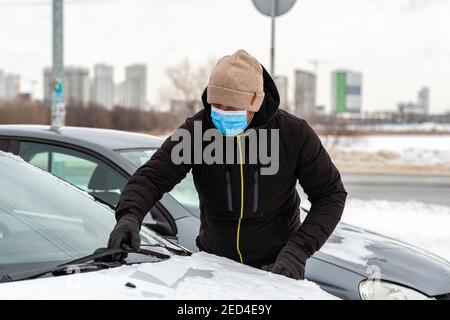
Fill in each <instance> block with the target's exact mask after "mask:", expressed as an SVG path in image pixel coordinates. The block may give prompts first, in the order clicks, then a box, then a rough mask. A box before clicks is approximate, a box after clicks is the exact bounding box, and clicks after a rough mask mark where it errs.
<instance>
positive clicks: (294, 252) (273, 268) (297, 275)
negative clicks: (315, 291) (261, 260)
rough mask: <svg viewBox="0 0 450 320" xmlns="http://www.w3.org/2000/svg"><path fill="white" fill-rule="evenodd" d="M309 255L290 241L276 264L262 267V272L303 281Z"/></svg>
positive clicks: (282, 250) (279, 255)
mask: <svg viewBox="0 0 450 320" xmlns="http://www.w3.org/2000/svg"><path fill="white" fill-rule="evenodd" d="M307 259H308V255H307V254H306V253H305V251H304V250H303V249H302V248H301V247H300V246H299V245H298V244H297V243H295V242H294V241H288V242H287V243H286V245H285V246H284V247H283V249H281V251H280V253H279V254H278V257H277V259H276V260H275V262H274V263H272V264H270V265H266V266H262V268H261V269H262V270H265V271H270V272H273V273H277V274H281V275H283V276H286V277H289V278H292V279H295V280H303V279H304V278H305V264H306V260H307Z"/></svg>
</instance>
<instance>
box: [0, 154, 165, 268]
mask: <svg viewBox="0 0 450 320" xmlns="http://www.w3.org/2000/svg"><path fill="white" fill-rule="evenodd" d="M0 177H1V179H0V273H1V274H4V273H6V272H7V270H11V269H12V270H17V269H20V266H22V268H24V269H33V266H34V268H36V267H37V266H41V265H42V266H44V265H48V266H51V265H53V264H55V263H61V262H66V261H70V260H73V259H77V258H80V257H83V256H86V255H89V254H92V253H93V252H94V251H95V250H96V249H98V248H101V247H105V246H106V244H107V241H108V237H109V234H110V232H111V230H112V229H113V227H114V225H115V218H114V213H113V211H112V210H111V209H109V208H108V207H107V206H105V205H102V204H101V203H99V202H96V201H94V200H93V199H92V198H91V197H90V196H89V195H88V194H87V193H84V192H83V191H81V190H78V189H77V188H75V187H73V186H71V185H69V184H68V183H66V182H64V181H62V180H60V179H58V178H56V177H54V176H52V175H51V174H48V173H46V172H45V171H43V170H40V169H38V168H35V167H33V166H31V165H28V164H26V163H25V162H24V161H22V160H21V159H19V158H15V157H14V156H12V155H9V154H6V153H2V152H0ZM161 241H162V242H165V240H163V239H160V237H158V236H156V235H154V234H153V233H152V232H151V231H149V230H147V229H144V228H143V230H142V232H141V242H142V244H143V245H155V244H157V243H158V242H161ZM24 266H28V268H25V267H24Z"/></svg>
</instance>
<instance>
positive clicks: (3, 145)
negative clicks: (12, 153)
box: [0, 138, 9, 152]
mask: <svg viewBox="0 0 450 320" xmlns="http://www.w3.org/2000/svg"><path fill="white" fill-rule="evenodd" d="M8 148H9V139H2V138H0V150H1V151H5V152H8Z"/></svg>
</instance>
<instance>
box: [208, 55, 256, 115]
mask: <svg viewBox="0 0 450 320" xmlns="http://www.w3.org/2000/svg"><path fill="white" fill-rule="evenodd" d="M263 100H264V82H263V68H262V66H261V64H260V63H259V62H258V60H256V59H255V58H254V57H252V56H251V55H249V54H248V53H247V52H246V51H244V50H238V51H236V52H235V53H233V54H232V55H231V56H225V57H223V58H221V59H219V61H217V64H216V65H215V67H214V69H213V70H212V72H211V76H210V77H209V83H208V87H207V101H208V103H210V104H221V105H225V106H232V107H238V108H241V109H243V110H247V111H253V112H257V111H258V110H259V108H260V107H261V104H262V102H263Z"/></svg>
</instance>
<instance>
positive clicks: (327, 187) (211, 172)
mask: <svg viewBox="0 0 450 320" xmlns="http://www.w3.org/2000/svg"><path fill="white" fill-rule="evenodd" d="M202 101H203V105H204V109H203V110H201V111H199V112H198V113H197V114H195V115H194V116H192V117H191V118H188V119H187V120H186V121H185V122H184V124H183V125H181V127H180V128H179V129H183V130H187V132H189V133H190V134H194V131H195V130H194V127H195V126H196V123H197V124H198V123H199V124H201V125H202V132H205V131H206V130H211V129H213V130H215V131H216V132H217V130H218V131H219V132H220V133H221V134H222V135H223V136H221V137H223V139H228V141H232V146H233V150H232V151H233V152H235V153H234V154H236V155H237V156H234V155H233V156H232V158H233V159H238V161H236V162H237V163H234V162H233V163H229V162H228V161H224V162H219V163H212V164H206V163H205V162H204V161H203V162H201V163H195V162H194V163H192V162H185V163H178V161H174V160H173V155H172V153H173V152H172V151H173V150H174V147H175V146H176V145H177V142H176V141H173V140H175V139H172V138H171V137H169V138H168V139H167V140H166V141H165V142H164V143H163V145H162V146H161V148H160V149H159V150H158V151H157V152H155V154H154V155H153V156H152V158H151V159H150V160H149V161H148V162H147V163H146V164H144V165H143V166H142V167H141V168H139V169H138V170H137V172H136V173H135V174H134V175H133V176H132V177H131V179H130V180H129V182H128V184H127V185H126V187H125V188H124V190H123V192H122V195H121V197H120V200H119V203H118V205H117V208H116V218H117V225H116V226H115V228H114V230H113V231H112V233H111V236H110V240H109V244H108V247H109V248H120V247H121V246H122V247H123V246H124V245H127V246H128V247H131V248H133V249H138V248H139V243H140V239H139V230H140V226H141V224H142V220H143V219H144V216H145V214H146V213H147V212H148V211H149V210H150V208H151V207H152V206H153V205H154V204H155V203H156V202H157V201H158V200H159V199H160V198H161V197H162V195H163V194H164V193H166V192H168V191H170V190H171V189H172V188H173V187H174V186H175V185H176V184H178V183H179V182H180V181H181V180H182V179H183V178H184V177H185V176H186V174H187V173H188V172H189V171H190V170H192V175H193V177H194V183H195V187H196V189H197V191H198V195H199V200H200V211H201V215H200V218H201V226H200V232H199V235H198V237H197V239H196V243H197V246H198V247H199V249H200V250H202V251H206V252H208V253H212V254H216V255H219V256H224V257H227V258H230V259H233V260H235V261H238V262H241V263H244V264H247V265H250V266H254V267H256V268H262V269H263V270H266V271H271V272H273V273H278V274H282V275H285V276H287V277H291V278H294V279H303V278H304V272H305V263H306V260H307V259H308V258H309V257H310V256H311V255H312V254H314V252H315V251H317V250H318V249H319V248H320V247H321V246H322V245H323V244H324V243H325V241H326V240H327V238H328V237H329V236H330V235H331V233H332V232H333V230H334V228H335V227H336V225H337V223H338V222H339V220H340V218H341V215H342V212H343V209H344V204H345V199H346V196H347V193H346V191H345V189H344V186H343V184H342V182H341V177H340V174H339V172H338V170H337V169H336V167H335V166H334V165H333V163H332V162H331V160H330V157H329V155H328V154H327V152H326V151H325V149H324V148H323V146H322V144H321V142H320V140H319V138H318V137H317V135H316V134H315V133H314V131H313V130H312V128H311V127H310V126H309V125H308V124H307V123H306V121H304V120H302V119H299V118H297V117H295V116H293V115H291V114H289V113H288V112H286V111H284V110H281V109H278V107H279V101H280V98H279V95H278V91H277V89H276V86H275V84H274V81H273V80H272V78H271V77H270V75H269V74H268V73H267V71H266V70H265V69H264V67H263V66H262V65H261V64H260V63H259V62H258V61H257V60H256V59H255V58H253V57H252V56H250V55H249V54H248V53H247V52H245V51H244V50H239V51H237V52H236V53H234V54H233V55H231V56H225V57H223V58H222V59H220V60H219V61H218V62H217V64H216V66H215V67H214V69H213V70H212V73H211V76H210V79H209V83H208V85H207V88H206V89H205V91H204V93H203V95H202ZM263 130H269V131H271V132H278V134H277V135H275V134H274V135H273V136H275V137H276V138H278V141H275V140H269V142H268V143H269V144H270V145H271V146H270V147H271V148H272V147H274V146H276V147H277V149H276V150H275V152H273V151H274V150H272V149H271V153H274V154H275V153H276V154H279V159H276V161H278V163H277V165H276V169H277V170H276V172H272V173H270V174H267V173H266V174H263V170H264V169H267V168H266V167H267V163H265V164H264V163H263V161H262V160H261V159H258V161H257V162H254V163H246V162H245V159H249V158H251V157H252V154H251V150H250V149H252V148H251V147H250V146H249V144H252V143H251V142H249V143H247V144H246V145H247V147H249V148H248V149H247V148H246V147H245V144H244V142H245V141H246V139H247V138H248V139H250V138H249V136H250V134H249V132H256V133H259V132H262V131H263ZM230 139H231V140H230ZM260 140H261V141H259V142H264V141H265V140H264V139H262V138H261V139H260ZM249 141H250V140H249ZM266 142H267V141H266ZM192 148H193V149H195V147H194V146H193V147H192ZM202 148H203V149H204V145H202ZM224 148H225V147H224ZM259 148H260V147H259V146H258V149H259ZM259 151H260V150H258V152H259ZM224 152H225V153H227V154H228V153H230V151H229V150H225V151H224ZM258 154H260V153H258ZM225 156H226V155H225V154H224V156H223V157H224V158H225ZM297 181H299V182H300V185H301V186H302V187H303V190H304V191H305V193H306V194H307V195H308V198H309V200H310V202H311V204H312V206H311V209H310V212H309V214H308V215H307V217H306V218H305V220H304V221H303V223H301V222H300V215H299V206H300V197H299V195H298V193H297V191H296V184H297Z"/></svg>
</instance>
